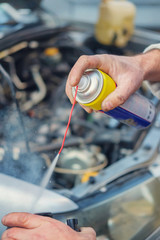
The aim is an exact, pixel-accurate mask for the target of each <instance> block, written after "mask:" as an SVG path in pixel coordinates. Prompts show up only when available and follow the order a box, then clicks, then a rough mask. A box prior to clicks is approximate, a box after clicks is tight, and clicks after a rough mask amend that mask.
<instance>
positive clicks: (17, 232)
mask: <svg viewBox="0 0 160 240" xmlns="http://www.w3.org/2000/svg"><path fill="white" fill-rule="evenodd" d="M2 223H3V225H5V226H7V227H11V228H9V229H7V230H6V231H5V232H4V233H3V235H2V238H1V240H13V239H14V240H33V239H34V240H41V239H43V240H96V233H95V231H94V230H93V229H92V228H82V229H81V232H76V231H74V230H73V229H71V228H70V227H69V226H67V225H66V224H64V223H62V222H60V221H58V220H55V219H52V218H49V217H43V216H40V215H34V214H30V213H20V212H19V213H10V214H8V215H6V216H4V217H3V218H2Z"/></svg>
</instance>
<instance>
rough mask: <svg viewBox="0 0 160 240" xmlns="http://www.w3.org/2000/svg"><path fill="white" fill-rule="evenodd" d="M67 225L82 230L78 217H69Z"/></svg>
mask: <svg viewBox="0 0 160 240" xmlns="http://www.w3.org/2000/svg"><path fill="white" fill-rule="evenodd" d="M67 225H68V226H69V227H71V228H72V229H73V230H75V231H77V232H80V230H79V227H78V219H77V218H70V219H67Z"/></svg>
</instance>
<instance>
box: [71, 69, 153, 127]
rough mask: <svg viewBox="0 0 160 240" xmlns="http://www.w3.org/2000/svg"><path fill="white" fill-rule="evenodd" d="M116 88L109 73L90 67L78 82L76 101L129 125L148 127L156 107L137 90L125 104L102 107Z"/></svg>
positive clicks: (73, 90) (73, 91)
mask: <svg viewBox="0 0 160 240" xmlns="http://www.w3.org/2000/svg"><path fill="white" fill-rule="evenodd" d="M115 88H116V84H115V82H114V81H113V79H112V78H111V77H110V76H109V75H107V74H106V73H104V72H102V71H101V70H97V69H88V70H87V71H86V72H85V73H84V75H83V76H82V77H81V79H80V82H79V84H78V91H77V97H76V101H77V102H79V103H80V104H82V105H84V106H87V107H90V108H91V109H93V110H99V111H101V112H102V113H105V114H107V115H109V116H111V117H113V118H115V119H117V120H118V121H120V122H123V123H125V124H127V125H129V126H133V127H136V128H139V129H142V128H145V127H148V126H149V125H150V124H151V123H152V122H153V120H154V117H155V107H154V105H153V104H152V103H151V102H150V101H149V100H148V99H147V98H145V97H144V96H142V95H140V94H139V93H137V92H136V93H134V94H133V95H131V96H130V97H129V99H128V100H127V101H126V102H125V103H124V104H122V105H120V106H119V107H116V108H114V109H113V110H110V111H107V112H105V111H103V110H102V109H101V104H102V102H103V100H104V99H105V98H106V97H107V96H108V95H109V94H110V93H111V92H113V91H114V90H115ZM72 93H73V96H74V94H75V87H73V88H72Z"/></svg>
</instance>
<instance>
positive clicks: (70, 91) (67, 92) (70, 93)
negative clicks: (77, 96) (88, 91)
mask: <svg viewBox="0 0 160 240" xmlns="http://www.w3.org/2000/svg"><path fill="white" fill-rule="evenodd" d="M66 94H67V96H68V98H69V100H70V102H71V103H72V104H73V100H74V97H73V94H72V87H71V85H70V84H69V82H68V81H67V83H66Z"/></svg>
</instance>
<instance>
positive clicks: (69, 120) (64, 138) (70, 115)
mask: <svg viewBox="0 0 160 240" xmlns="http://www.w3.org/2000/svg"><path fill="white" fill-rule="evenodd" d="M77 91H78V86H77V87H76V91H75V96H74V101H73V105H72V108H71V111H70V114H69V119H68V124H67V127H66V131H65V134H64V137H63V141H62V146H61V148H60V150H59V152H58V154H60V153H61V152H62V149H63V147H64V142H65V140H66V135H67V132H68V128H69V125H70V122H71V117H72V113H73V109H74V106H75V103H76V96H77Z"/></svg>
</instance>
